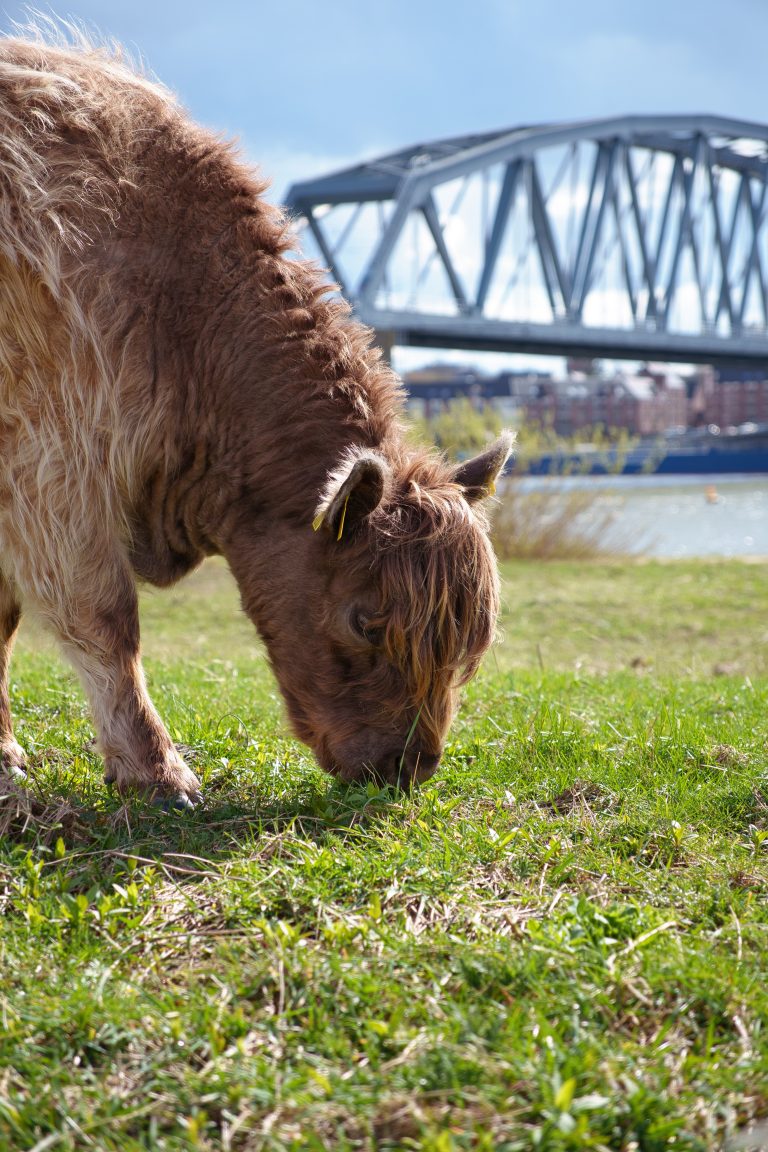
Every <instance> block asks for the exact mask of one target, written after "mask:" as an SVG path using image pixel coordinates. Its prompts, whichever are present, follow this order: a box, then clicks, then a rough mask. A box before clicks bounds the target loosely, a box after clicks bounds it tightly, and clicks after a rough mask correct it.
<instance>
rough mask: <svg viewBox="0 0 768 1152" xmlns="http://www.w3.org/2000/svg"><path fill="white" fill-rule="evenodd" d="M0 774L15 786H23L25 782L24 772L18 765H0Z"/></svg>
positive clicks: (25, 775)
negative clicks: (15, 784)
mask: <svg viewBox="0 0 768 1152" xmlns="http://www.w3.org/2000/svg"><path fill="white" fill-rule="evenodd" d="M0 773H5V775H6V776H8V777H9V778H10V779H11V780H13V781H14V782H15V783H17V784H25V783H26V780H27V774H26V772H25V771H24V769H23V768H20V767H19V766H18V764H0Z"/></svg>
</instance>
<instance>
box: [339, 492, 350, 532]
mask: <svg viewBox="0 0 768 1152" xmlns="http://www.w3.org/2000/svg"><path fill="white" fill-rule="evenodd" d="M347 504H349V494H347V498H346V500H345V501H344V507H343V508H342V510H341V520H340V522H339V531H338V534H337V536H336V542H337V543H338V542H339V540H341V534H342V532H343V531H344V521H345V519H346V516H347Z"/></svg>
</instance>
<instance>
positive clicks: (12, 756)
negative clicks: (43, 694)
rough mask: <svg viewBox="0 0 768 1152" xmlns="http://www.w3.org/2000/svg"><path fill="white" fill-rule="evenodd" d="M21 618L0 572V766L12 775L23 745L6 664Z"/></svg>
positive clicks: (17, 772) (18, 771)
mask: <svg viewBox="0 0 768 1152" xmlns="http://www.w3.org/2000/svg"><path fill="white" fill-rule="evenodd" d="M20 619H21V606H20V604H19V600H18V597H17V595H16V592H15V590H14V587H13V584H12V583H11V581H10V580H9V579H7V578H6V577H5V576H4V575H3V574H2V572H0V770H3V769H4V770H5V771H6V772H8V773H10V774H11V775H13V776H21V775H22V774H23V772H24V764H25V759H26V758H25V756H24V749H23V748H22V747H21V745H20V744H19V743H17V741H16V740H15V738H14V735H13V723H12V721H11V702H10V700H9V698H8V666H9V665H10V662H11V649H12V648H13V641H14V639H15V636H16V631H17V629H18V627H19V620H20Z"/></svg>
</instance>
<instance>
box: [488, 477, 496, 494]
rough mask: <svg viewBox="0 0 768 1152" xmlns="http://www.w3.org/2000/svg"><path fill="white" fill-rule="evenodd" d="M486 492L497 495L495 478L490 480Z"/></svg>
mask: <svg viewBox="0 0 768 1152" xmlns="http://www.w3.org/2000/svg"><path fill="white" fill-rule="evenodd" d="M486 492H487V493H488V495H489V496H495V495H496V481H495V480H490V481H489V483H488V487H487V488H486Z"/></svg>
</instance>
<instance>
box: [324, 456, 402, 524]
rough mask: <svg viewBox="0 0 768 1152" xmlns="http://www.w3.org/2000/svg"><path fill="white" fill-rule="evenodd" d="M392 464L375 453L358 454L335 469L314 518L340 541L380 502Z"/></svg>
mask: <svg viewBox="0 0 768 1152" xmlns="http://www.w3.org/2000/svg"><path fill="white" fill-rule="evenodd" d="M389 475H390V473H389V466H388V464H386V462H385V461H384V460H383V459H382V458H381V457H380V456H377V455H376V454H375V453H373V452H366V453H363V454H360V455H356V456H354V457H352V458H351V459H350V460H348V461H347V462H346V463H345V464H344V465H342V467H341V468H339V469H338V470H337V471H336V472H333V473H332V474H331V476H330V478H329V480H328V484H327V486H326V489H325V493H324V495H323V499H322V500H321V502H320V505H319V507H318V509H317V514H316V515H315V518H314V520H313V521H312V527H313V528H314V529H315V531H317V530H318V529H319V528H325V529H327V530H328V531H329V532H332V533H333V536H334V538H335V539H336V540H341V538H342V536H344V535H345V533H348V532H351V531H352V530H353V529H354V528H356V527H357V526H358V525H359V524H360V522H361V521H362V520H364V519H365V517H366V516H370V514H371V512H373V511H374V509H375V508H378V506H379V504H380V503H381V501H382V499H383V497H384V492H385V490H386V487H387V483H388V481H389Z"/></svg>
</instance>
